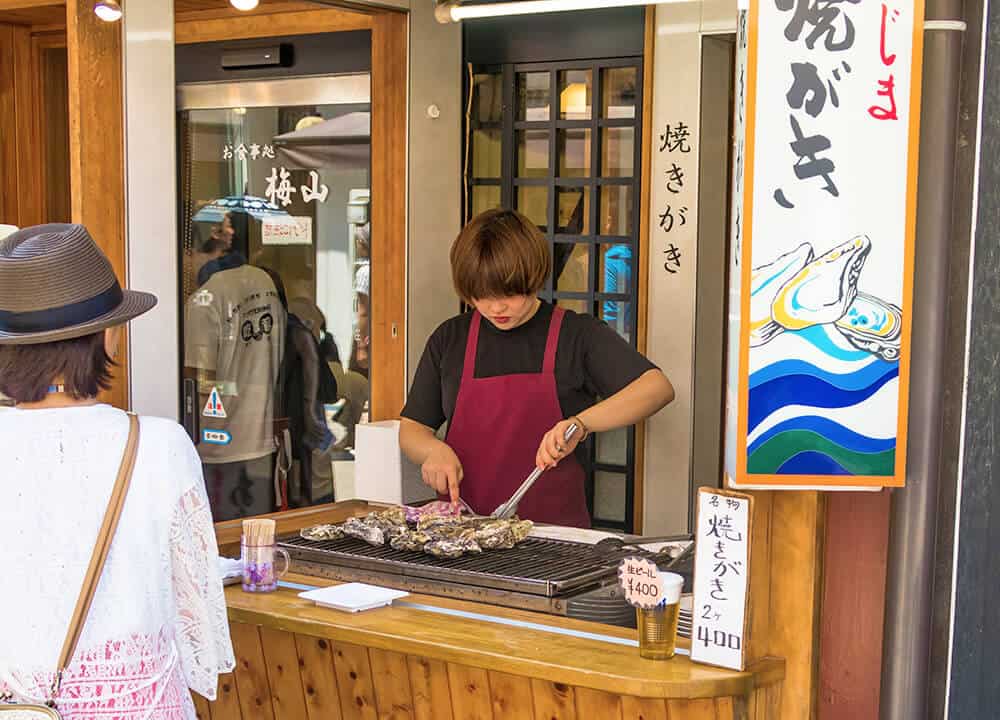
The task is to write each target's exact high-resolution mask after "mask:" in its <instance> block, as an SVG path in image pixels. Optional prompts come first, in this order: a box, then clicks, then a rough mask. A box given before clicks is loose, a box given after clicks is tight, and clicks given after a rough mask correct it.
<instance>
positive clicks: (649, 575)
mask: <svg viewBox="0 0 1000 720" xmlns="http://www.w3.org/2000/svg"><path fill="white" fill-rule="evenodd" d="M618 584H619V585H621V587H622V590H623V591H624V592H625V600H626V601H627V602H628V604H629V605H631V606H633V607H641V608H646V609H647V610H650V609H652V608H655V607H656V606H657V605H659V604H660V601H662V600H663V578H662V577H660V571H659V569H658V568H657V567H656V563H654V562H653V561H652V560H644V559H642V558H636V557H628V558H625V559H624V560H622V561H621V564H620V565H619V566H618Z"/></svg>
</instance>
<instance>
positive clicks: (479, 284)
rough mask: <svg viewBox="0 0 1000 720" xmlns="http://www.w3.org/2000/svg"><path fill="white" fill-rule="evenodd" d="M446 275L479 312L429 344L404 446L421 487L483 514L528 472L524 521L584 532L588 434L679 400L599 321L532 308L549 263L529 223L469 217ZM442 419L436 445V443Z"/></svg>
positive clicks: (538, 304)
mask: <svg viewBox="0 0 1000 720" xmlns="http://www.w3.org/2000/svg"><path fill="white" fill-rule="evenodd" d="M451 269H452V279H453V281H454V284H455V289H456V291H457V292H458V294H459V296H460V297H461V298H462V299H463V300H465V301H466V302H467V303H468V304H470V305H472V306H473V307H474V308H475V312H472V313H464V314H462V315H458V316H456V317H453V318H451V319H450V320H447V321H446V322H445V323H444V324H442V325H441V326H440V327H439V328H438V329H437V330H435V332H434V334H433V335H432V336H431V338H430V339H429V340H428V341H427V346H426V348H425V349H424V353H423V357H422V358H421V360H420V365H419V366H418V368H417V372H416V375H415V377H414V379H413V385H412V387H411V389H410V394H409V396H408V398H407V402H406V407H404V408H403V412H402V418H401V420H402V422H401V426H400V435H399V439H400V446H401V447H402V449H403V451H404V452H405V453H406V455H407V456H408V457H409V458H410V459H411V460H412V461H413V462H415V463H417V464H418V465H420V466H421V471H422V476H423V480H424V482H425V483H426V484H427V485H429V486H431V487H433V488H434V489H435V490H437V491H438V493H440V494H441V495H443V496H450V498H451V500H452V501H457V500H458V499H459V497H461V499H462V500H464V501H465V502H466V503H467V504H468V505H469V506H471V508H472V509H473V510H474V511H475V512H477V513H480V514H489V513H491V512H493V510H494V509H495V508H496V507H497V506H498V505H500V504H501V503H502V502H505V501H506V500H507V499H508V498H509V497H510V496H511V494H512V493H513V492H514V490H516V489H517V487H518V486H519V485H520V484H521V482H522V481H523V480H524V478H525V477H526V476H527V475H528V473H529V472H530V471H531V470H532V468H533V467H539V468H545V469H546V472H545V474H544V475H542V477H541V478H539V480H538V481H537V482H536V483H535V484H534V486H533V487H532V488H531V490H529V491H528V493H527V494H526V495H525V496H524V498H523V499H522V500H521V502H520V504H519V506H518V515H520V516H521V517H523V518H526V519H529V520H534V521H536V522H545V523H553V524H559V525H569V526H575V527H588V526H589V525H590V515H589V513H588V511H587V503H586V496H585V492H584V472H583V466H582V465H581V464H580V461H579V458H578V453H577V452H575V451H577V448H578V446H579V445H580V443H581V442H582V441H583V440H584V439H585V438H586V437H587V435H589V434H590V433H592V432H605V431H608V430H614V429H616V428H621V427H626V426H629V425H632V424H634V423H636V422H639V421H640V420H643V419H644V418H647V417H649V416H650V415H652V414H654V413H656V412H657V411H659V410H660V409H661V408H663V407H664V406H665V405H666V404H667V403H669V402H670V401H671V400H673V398H674V389H673V387H672V386H671V384H670V381H669V380H668V379H667V378H666V376H665V375H664V374H663V373H662V372H661V371H660V370H659V369H657V368H656V366H654V365H653V364H652V363H651V362H649V360H647V359H646V358H645V357H643V356H642V355H641V354H639V353H638V352H637V351H636V350H635V349H634V348H632V347H631V346H630V345H629V344H628V343H627V342H626V341H625V340H624V339H623V338H621V337H620V336H619V335H618V334H617V333H615V332H614V331H613V330H612V329H611V328H609V327H608V326H607V325H605V324H604V323H603V322H601V321H600V320H598V319H596V318H595V317H593V316H591V315H583V314H578V313H574V312H571V311H568V310H564V309H563V308H560V307H557V306H554V305H552V304H550V303H547V302H543V301H542V300H540V299H539V298H538V297H536V295H537V293H538V291H539V290H541V289H542V287H543V286H544V285H545V281H546V279H547V278H548V276H549V274H550V273H551V271H552V257H551V253H550V251H549V247H548V244H547V243H546V241H545V238H543V237H542V235H541V233H540V232H539V231H538V228H537V227H535V225H534V224H533V223H532V222H531V221H530V220H528V219H527V218H525V217H524V216H523V215H520V214H519V213H517V212H514V211H512V210H491V211H488V212H485V213H483V214H481V215H479V216H477V217H475V218H474V219H473V220H472V221H471V222H470V223H469V224H468V225H466V227H465V228H464V229H463V230H462V232H461V233H460V234H459V236H458V238H457V240H456V241H455V244H454V245H453V246H452V249H451ZM598 398H604V399H603V400H601V401H600V402H598V401H597V399H598ZM445 421H447V422H448V432H447V435H446V437H445V440H444V441H441V440H439V439H437V437H436V435H435V433H436V430H437V429H438V428H440V427H441V425H442V424H443V423H444V422H445ZM573 424H575V425H576V426H577V428H578V430H577V432H576V433H575V434H573V435H572V436H571V437H570V438H569V439H568V440H567V439H566V437H565V436H566V432H567V430H568V429H569V428H570V426H571V425H573ZM581 450H582V448H581Z"/></svg>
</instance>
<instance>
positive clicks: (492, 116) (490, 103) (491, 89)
mask: <svg viewBox="0 0 1000 720" xmlns="http://www.w3.org/2000/svg"><path fill="white" fill-rule="evenodd" d="M472 118H473V119H474V120H476V121H478V122H480V123H499V122H501V121H502V120H503V75H501V74H499V73H491V74H486V73H483V74H478V75H475V76H474V77H473V80H472Z"/></svg>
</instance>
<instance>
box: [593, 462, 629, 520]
mask: <svg viewBox="0 0 1000 720" xmlns="http://www.w3.org/2000/svg"><path fill="white" fill-rule="evenodd" d="M594 517H595V518H600V519H601V520H610V521H613V522H624V520H625V476H624V475H622V474H620V473H610V472H605V471H603V470H598V471H596V472H595V473H594Z"/></svg>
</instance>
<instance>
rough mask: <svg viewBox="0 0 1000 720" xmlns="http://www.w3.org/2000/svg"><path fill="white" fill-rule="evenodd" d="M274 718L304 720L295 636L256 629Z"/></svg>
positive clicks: (306, 714)
mask: <svg viewBox="0 0 1000 720" xmlns="http://www.w3.org/2000/svg"><path fill="white" fill-rule="evenodd" d="M260 642H261V647H262V648H263V651H264V665H265V667H266V668H267V680H268V683H269V684H270V686H271V704H272V706H273V707H274V716H275V717H276V718H279V719H280V720H307V719H308V713H307V712H306V701H305V695H304V693H303V690H302V676H301V674H300V672H299V654H298V649H297V648H296V645H295V636H294V635H292V634H291V633H286V632H282V631H280V630H275V629H273V628H266V627H262V628H261V629H260Z"/></svg>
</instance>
